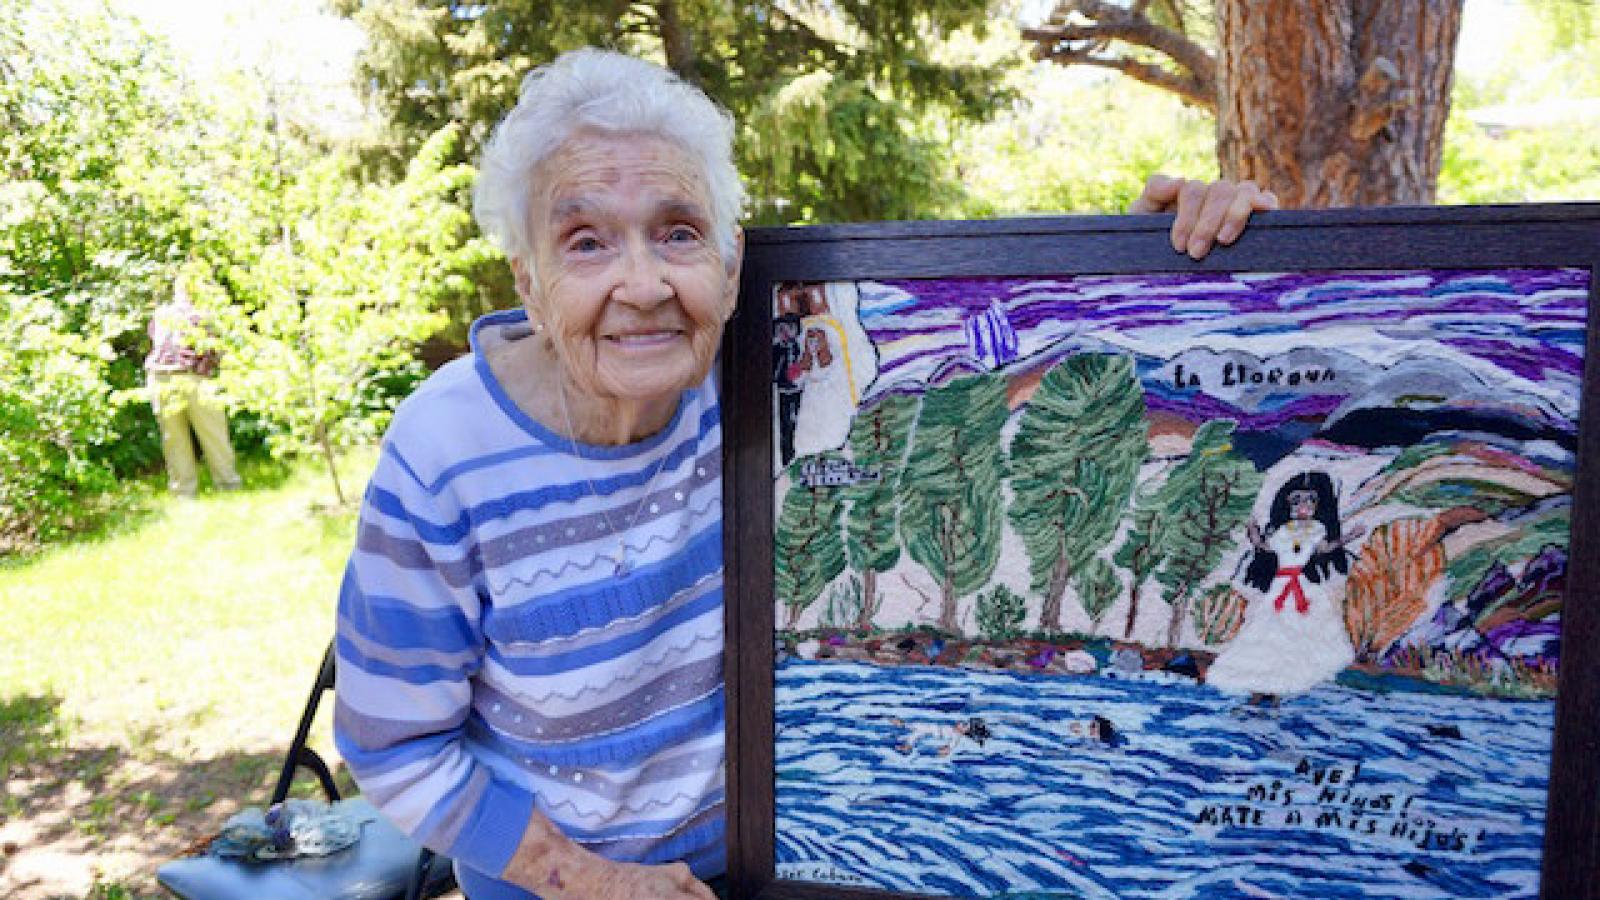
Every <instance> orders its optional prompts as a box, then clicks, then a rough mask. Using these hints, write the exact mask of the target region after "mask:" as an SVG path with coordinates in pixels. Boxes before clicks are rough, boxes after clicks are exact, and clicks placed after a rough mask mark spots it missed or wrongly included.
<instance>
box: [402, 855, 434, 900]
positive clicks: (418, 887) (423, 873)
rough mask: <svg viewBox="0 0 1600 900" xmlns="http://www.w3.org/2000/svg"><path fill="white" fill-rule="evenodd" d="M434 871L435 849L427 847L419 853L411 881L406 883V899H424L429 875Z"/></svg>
mask: <svg viewBox="0 0 1600 900" xmlns="http://www.w3.org/2000/svg"><path fill="white" fill-rule="evenodd" d="M432 872H433V851H432V850H429V849H428V848H427V847H423V848H422V852H421V853H419V854H417V866H416V868H414V869H412V870H411V883H410V884H408V885H406V900H422V897H423V894H424V893H425V891H426V890H427V886H428V876H429V875H430V874H432Z"/></svg>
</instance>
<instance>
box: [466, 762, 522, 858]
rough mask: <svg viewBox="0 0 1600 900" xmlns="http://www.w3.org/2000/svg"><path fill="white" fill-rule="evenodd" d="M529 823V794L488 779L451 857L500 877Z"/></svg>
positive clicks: (503, 782)
mask: <svg viewBox="0 0 1600 900" xmlns="http://www.w3.org/2000/svg"><path fill="white" fill-rule="evenodd" d="M532 819H533V795H532V794H530V793H528V792H527V791H524V790H520V789H518V788H516V787H514V786H512V785H510V784H508V783H507V782H505V781H503V780H501V779H499V778H494V779H491V780H490V782H489V786H488V788H487V789H485V790H484V792H483V796H482V797H481V798H480V799H479V801H478V808H477V809H476V810H474V811H473V813H472V818H471V819H470V820H469V821H468V822H467V824H466V827H464V828H462V829H461V833H460V834H459V835H457V836H456V840H455V844H454V845H453V846H452V847H451V848H450V857H451V858H452V859H455V860H458V861H460V862H461V863H462V864H463V865H466V866H470V867H471V868H474V869H477V870H478V871H479V872H485V873H494V874H495V875H499V874H500V873H501V872H504V871H505V870H506V866H508V865H510V864H511V857H513V856H515V855H516V852H517V847H518V846H519V845H521V843H522V835H523V833H524V832H525V831H527V830H528V823H529V822H530V821H532Z"/></svg>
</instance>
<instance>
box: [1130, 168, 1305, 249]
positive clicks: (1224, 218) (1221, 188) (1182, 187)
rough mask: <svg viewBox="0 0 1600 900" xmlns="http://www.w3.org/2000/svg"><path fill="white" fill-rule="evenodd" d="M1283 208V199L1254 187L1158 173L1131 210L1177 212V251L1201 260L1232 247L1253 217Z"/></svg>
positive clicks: (1174, 224) (1174, 233)
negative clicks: (1216, 250)
mask: <svg viewBox="0 0 1600 900" xmlns="http://www.w3.org/2000/svg"><path fill="white" fill-rule="evenodd" d="M1277 208H1278V197H1277V195H1276V194H1274V193H1272V192H1271V191H1264V190H1262V189H1261V188H1260V187H1259V186H1257V185H1256V183H1255V182H1253V181H1248V180H1246V181H1227V180H1219V181H1213V182H1204V181H1190V180H1188V179H1184V178H1173V177H1171V176H1168V175H1162V174H1160V173H1157V174H1155V175H1151V176H1150V178H1149V179H1148V180H1146V181H1145V184H1144V192H1143V193H1141V194H1140V195H1139V198H1138V199H1137V200H1135V201H1133V205H1132V206H1130V207H1129V208H1128V211H1129V212H1132V213H1160V212H1169V211H1172V212H1176V214H1177V215H1176V217H1175V218H1174V219H1173V222H1172V231H1171V233H1170V237H1171V239H1172V249H1174V250H1176V251H1178V252H1179V253H1187V254H1188V255H1189V256H1191V257H1193V258H1194V259H1201V258H1203V257H1204V256H1205V255H1206V254H1207V253H1210V252H1211V248H1212V247H1214V246H1215V245H1217V244H1231V243H1233V242H1234V241H1236V240H1238V239H1239V235H1241V234H1243V233H1244V229H1245V226H1246V225H1248V224H1249V223H1250V217H1251V216H1252V215H1254V214H1255V213H1257V212H1261V211H1264V210H1269V209H1277Z"/></svg>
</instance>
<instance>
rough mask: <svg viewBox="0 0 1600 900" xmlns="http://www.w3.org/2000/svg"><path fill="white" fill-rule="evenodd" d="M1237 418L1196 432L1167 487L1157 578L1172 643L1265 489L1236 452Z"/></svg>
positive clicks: (1163, 490) (1258, 475) (1173, 644)
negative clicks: (1165, 524) (1193, 601)
mask: <svg viewBox="0 0 1600 900" xmlns="http://www.w3.org/2000/svg"><path fill="white" fill-rule="evenodd" d="M1233 429H1234V422H1233V421H1232V420H1230V419H1213V420H1211V421H1209V422H1207V423H1205V424H1204V425H1202V426H1200V430H1198V431H1196V432H1195V435H1194V445H1193V447H1192V448H1191V449H1190V451H1189V456H1188V458H1187V459H1185V460H1184V461H1183V462H1181V463H1179V464H1178V466H1177V468H1175V469H1173V470H1172V474H1171V476H1169V477H1168V478H1167V483H1166V484H1164V485H1162V487H1161V493H1162V494H1163V495H1164V496H1163V497H1162V505H1163V507H1164V508H1165V510H1166V515H1167V517H1168V522H1169V524H1168V527H1167V528H1166V529H1165V533H1164V540H1163V547H1162V550H1163V553H1162V555H1163V557H1164V559H1163V562H1162V565H1161V568H1160V569H1159V570H1158V571H1157V572H1156V580H1157V581H1158V582H1160V583H1161V586H1162V587H1163V588H1164V596H1165V598H1166V601H1167V604H1168V605H1169V606H1170V607H1171V609H1172V616H1171V619H1170V620H1169V622H1168V625H1167V646H1169V647H1176V646H1177V645H1178V640H1179V638H1180V637H1181V636H1182V631H1183V620H1184V616H1185V615H1186V613H1187V612H1188V607H1189V601H1190V598H1191V597H1192V596H1193V595H1194V593H1195V592H1196V591H1197V590H1199V589H1200V588H1201V586H1202V584H1203V582H1204V581H1205V579H1206V578H1207V577H1208V576H1209V575H1210V574H1211V572H1212V570H1213V569H1215V568H1216V566H1217V563H1218V562H1220V561H1221V560H1222V554H1223V553H1224V552H1226V551H1227V550H1228V549H1229V548H1230V547H1232V546H1233V545H1234V543H1235V542H1236V541H1237V540H1238V536H1239V533H1240V526H1242V525H1243V524H1244V522H1245V518H1246V517H1247V516H1249V515H1250V506H1251V504H1252V503H1253V502H1254V500H1255V496H1256V492H1257V491H1259V490H1260V488H1261V473H1260V472H1257V471H1256V468H1255V466H1254V465H1252V464H1251V463H1250V461H1249V460H1247V459H1245V458H1243V457H1241V456H1239V455H1238V454H1236V453H1234V452H1233Z"/></svg>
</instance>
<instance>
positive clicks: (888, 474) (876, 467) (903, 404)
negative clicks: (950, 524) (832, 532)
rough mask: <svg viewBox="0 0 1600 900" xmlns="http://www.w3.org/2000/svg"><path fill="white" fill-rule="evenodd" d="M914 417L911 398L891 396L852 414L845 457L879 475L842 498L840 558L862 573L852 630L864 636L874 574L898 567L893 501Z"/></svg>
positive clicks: (874, 601)
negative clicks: (842, 517)
mask: <svg viewBox="0 0 1600 900" xmlns="http://www.w3.org/2000/svg"><path fill="white" fill-rule="evenodd" d="M916 416H917V399H916V398H915V397H912V396H909V395H906V394H891V395H889V396H887V397H884V398H883V399H882V400H880V401H878V402H877V403H876V404H874V405H873V406H872V408H870V409H866V410H863V411H861V412H859V413H857V414H856V418H855V421H854V422H852V423H851V426H850V453H851V456H852V458H853V461H854V462H855V465H856V467H857V468H860V469H868V470H871V471H875V472H877V474H878V478H877V480H875V481H862V482H858V483H856V484H854V485H851V486H850V487H849V488H848V489H846V490H845V494H844V499H845V502H846V504H847V507H846V509H847V512H846V513H845V520H844V521H845V525H844V527H845V545H844V546H845V555H846V557H847V558H848V559H849V561H850V566H851V568H853V569H855V570H856V571H857V572H860V573H861V606H860V615H859V618H858V619H857V621H856V623H855V624H856V628H858V629H861V630H863V631H865V630H868V629H870V628H871V627H872V617H873V616H874V615H876V614H877V612H878V607H879V605H880V604H879V601H878V573H880V572H887V571H889V570H890V569H892V568H894V565H895V563H898V562H899V561H900V535H899V534H898V533H897V529H896V527H895V526H896V524H897V522H898V521H899V515H898V503H897V498H898V491H899V486H900V471H901V469H903V468H904V467H905V458H906V445H907V443H908V439H909V438H910V436H911V423H912V421H913V420H915V419H916Z"/></svg>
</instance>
